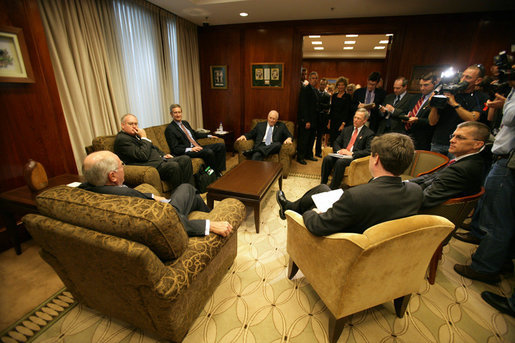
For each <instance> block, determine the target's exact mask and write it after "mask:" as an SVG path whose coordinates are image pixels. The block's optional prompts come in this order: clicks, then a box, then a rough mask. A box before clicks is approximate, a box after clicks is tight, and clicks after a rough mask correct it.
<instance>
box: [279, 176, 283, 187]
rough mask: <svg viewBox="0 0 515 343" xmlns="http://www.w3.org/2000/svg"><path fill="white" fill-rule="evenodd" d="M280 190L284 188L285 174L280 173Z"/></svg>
mask: <svg viewBox="0 0 515 343" xmlns="http://www.w3.org/2000/svg"><path fill="white" fill-rule="evenodd" d="M279 190H281V191H282V190H283V174H281V175H279Z"/></svg>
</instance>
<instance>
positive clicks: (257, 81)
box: [250, 63, 284, 88]
mask: <svg viewBox="0 0 515 343" xmlns="http://www.w3.org/2000/svg"><path fill="white" fill-rule="evenodd" d="M283 67H284V63H251V64H250V80H251V87H252V88H283V75H284V74H283Z"/></svg>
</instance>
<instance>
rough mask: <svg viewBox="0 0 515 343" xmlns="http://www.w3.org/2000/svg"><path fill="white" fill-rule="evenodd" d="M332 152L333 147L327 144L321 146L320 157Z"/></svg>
mask: <svg viewBox="0 0 515 343" xmlns="http://www.w3.org/2000/svg"><path fill="white" fill-rule="evenodd" d="M332 152H333V148H331V147H329V146H326V147H324V148H322V158H324V157H326V156H327V155H329V154H330V153H332Z"/></svg>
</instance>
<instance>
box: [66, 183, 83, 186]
mask: <svg viewBox="0 0 515 343" xmlns="http://www.w3.org/2000/svg"><path fill="white" fill-rule="evenodd" d="M66 186H68V187H79V186H80V182H72V183H69V184H67V185H66Z"/></svg>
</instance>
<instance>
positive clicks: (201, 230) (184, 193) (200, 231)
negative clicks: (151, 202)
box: [170, 183, 209, 236]
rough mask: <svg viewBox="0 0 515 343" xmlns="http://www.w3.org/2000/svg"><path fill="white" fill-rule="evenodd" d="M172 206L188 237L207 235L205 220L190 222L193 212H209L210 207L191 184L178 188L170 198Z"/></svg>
mask: <svg viewBox="0 0 515 343" xmlns="http://www.w3.org/2000/svg"><path fill="white" fill-rule="evenodd" d="M170 205H172V206H173V207H174V208H175V210H176V211H177V214H178V216H179V218H180V220H181V222H182V224H183V226H184V230H185V231H186V233H187V234H188V236H204V235H205V233H206V221H205V220H189V219H188V214H190V213H191V212H193V211H202V212H209V207H207V205H206V203H205V202H204V200H202V198H201V197H200V194H199V193H198V191H197V190H196V189H195V187H193V186H192V185H190V184H187V183H185V184H182V185H180V186H179V187H177V188H176V189H175V190H174V191H173V193H172V195H171V196H170Z"/></svg>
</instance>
